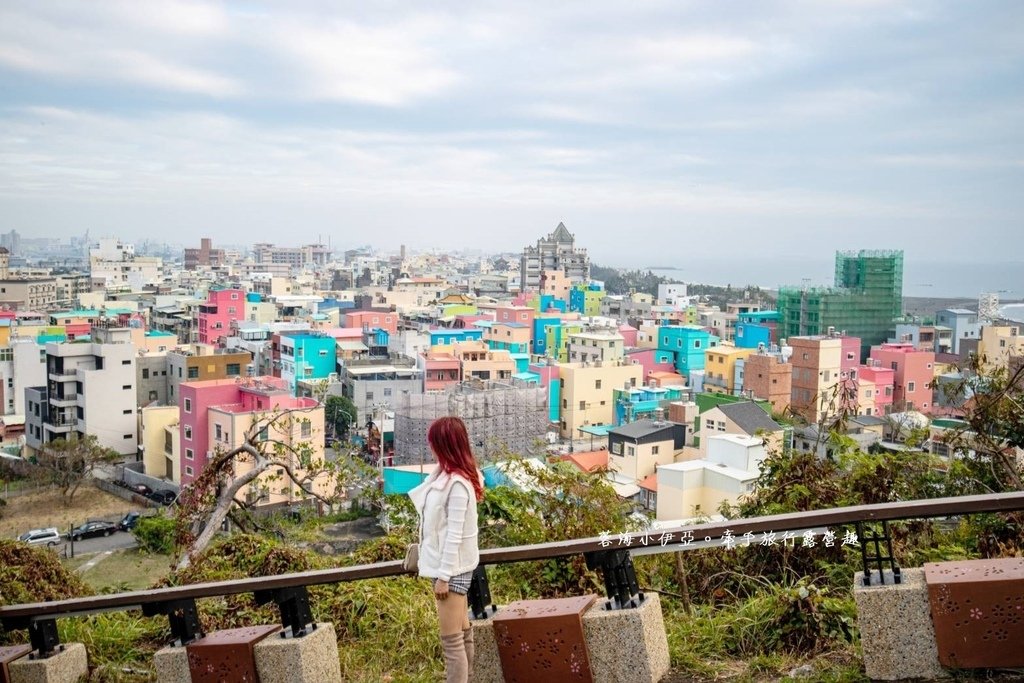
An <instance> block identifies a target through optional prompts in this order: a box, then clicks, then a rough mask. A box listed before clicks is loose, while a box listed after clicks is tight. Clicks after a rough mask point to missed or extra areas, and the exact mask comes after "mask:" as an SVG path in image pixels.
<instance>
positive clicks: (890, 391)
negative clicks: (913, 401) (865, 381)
mask: <svg viewBox="0 0 1024 683" xmlns="http://www.w3.org/2000/svg"><path fill="white" fill-rule="evenodd" d="M885 395H886V396H892V387H886V388H885Z"/></svg>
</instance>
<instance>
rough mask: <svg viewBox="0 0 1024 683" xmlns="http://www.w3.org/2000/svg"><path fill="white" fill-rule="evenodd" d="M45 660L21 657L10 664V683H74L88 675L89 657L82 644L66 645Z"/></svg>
mask: <svg viewBox="0 0 1024 683" xmlns="http://www.w3.org/2000/svg"><path fill="white" fill-rule="evenodd" d="M63 648H64V649H63V651H61V652H58V653H56V654H54V655H53V656H51V657H47V658H46V659H29V658H28V657H22V658H21V659H16V660H14V661H13V662H11V663H10V667H9V671H10V672H11V683H76V682H77V681H80V680H82V679H83V678H85V677H86V676H88V675H89V655H88V653H87V652H86V651H85V645H83V644H82V643H67V644H65V645H64V646H63Z"/></svg>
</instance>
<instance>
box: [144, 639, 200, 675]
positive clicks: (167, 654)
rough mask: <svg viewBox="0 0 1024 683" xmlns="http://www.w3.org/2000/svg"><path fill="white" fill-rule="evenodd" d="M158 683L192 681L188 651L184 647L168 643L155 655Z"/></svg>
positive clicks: (154, 663) (154, 662) (154, 661)
mask: <svg viewBox="0 0 1024 683" xmlns="http://www.w3.org/2000/svg"><path fill="white" fill-rule="evenodd" d="M153 668H154V669H156V680H157V683H192V674H191V672H190V671H189V668H188V651H187V650H186V649H185V648H184V647H177V646H174V645H168V646H167V647H165V648H162V649H160V650H157V652H156V654H154V655H153Z"/></svg>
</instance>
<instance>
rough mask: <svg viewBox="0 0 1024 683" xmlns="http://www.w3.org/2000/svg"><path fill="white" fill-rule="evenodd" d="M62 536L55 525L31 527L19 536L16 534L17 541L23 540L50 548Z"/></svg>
mask: <svg viewBox="0 0 1024 683" xmlns="http://www.w3.org/2000/svg"><path fill="white" fill-rule="evenodd" d="M63 538H64V537H63V536H62V535H61V533H60V532H59V531H57V528H56V527H50V528H48V529H32V531H26V532H25V533H23V534H22V535H21V536H18V540H19V541H24V542H25V543H28V544H29V545H46V546H50V547H51V548H52V547H53V546H55V545H57V544H58V543H60V542H61V540H63Z"/></svg>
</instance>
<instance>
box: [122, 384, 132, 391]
mask: <svg viewBox="0 0 1024 683" xmlns="http://www.w3.org/2000/svg"><path fill="white" fill-rule="evenodd" d="M121 388H122V389H124V390H125V391H130V390H131V388H132V385H131V384H124V385H122V386H121Z"/></svg>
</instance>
